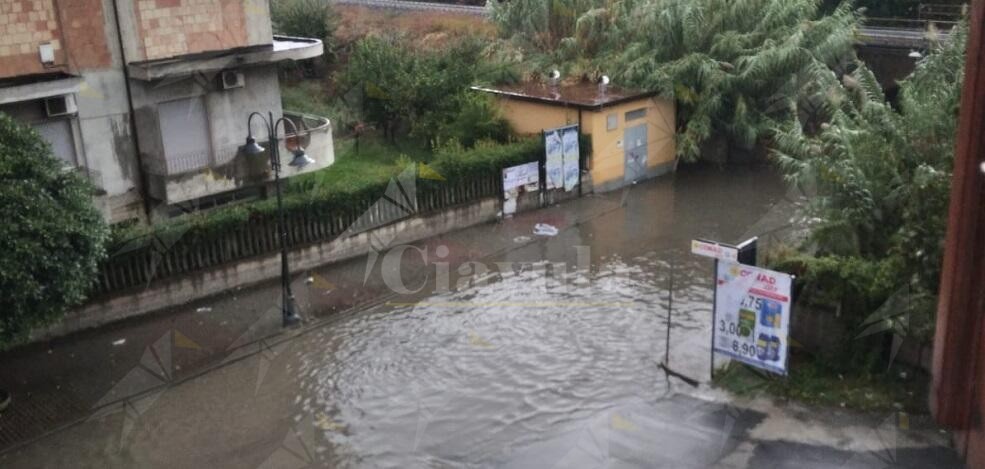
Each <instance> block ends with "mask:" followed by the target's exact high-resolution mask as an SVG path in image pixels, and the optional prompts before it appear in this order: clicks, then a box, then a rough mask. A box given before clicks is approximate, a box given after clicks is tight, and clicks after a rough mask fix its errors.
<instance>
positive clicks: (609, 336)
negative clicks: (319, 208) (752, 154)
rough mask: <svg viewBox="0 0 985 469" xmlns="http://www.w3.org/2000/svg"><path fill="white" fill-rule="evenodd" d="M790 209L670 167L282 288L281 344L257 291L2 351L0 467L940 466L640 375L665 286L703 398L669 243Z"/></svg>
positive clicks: (688, 264)
mask: <svg viewBox="0 0 985 469" xmlns="http://www.w3.org/2000/svg"><path fill="white" fill-rule="evenodd" d="M791 215H792V209H791V205H790V203H789V199H788V198H787V196H786V192H785V190H784V188H783V185H782V183H781V182H780V180H779V178H778V177H777V176H776V175H775V174H772V173H770V172H769V171H768V170H766V169H763V168H732V169H729V170H726V171H720V170H715V169H709V168H702V169H698V170H695V169H692V170H685V171H682V172H681V173H679V174H677V175H675V176H672V177H665V178H661V179H658V180H655V181H651V182H646V183H640V184H638V185H634V186H631V187H630V188H629V189H627V190H625V191H620V192H615V193H610V194H606V195H602V196H592V197H586V198H582V199H578V200H575V201H571V202H568V203H565V204H562V205H558V206H554V207H550V208H547V209H544V210H538V211H535V212H528V213H524V214H521V215H520V216H518V217H516V218H513V219H510V220H506V221H504V222H500V223H493V224H488V225H482V226H478V227H473V228H469V229H466V230H462V231H458V232H455V233H450V234H448V235H445V236H441V237H437V238H434V239H430V240H427V241H424V242H421V243H417V244H415V245H413V247H412V248H401V247H397V246H385V247H386V248H387V249H384V250H382V251H381V252H380V253H379V255H377V256H369V257H368V258H359V259H355V260H353V261H351V262H347V263H343V264H339V265H333V266H328V267H326V268H323V269H318V270H316V271H313V272H308V273H304V274H302V275H298V276H297V277H296V279H295V284H294V288H295V292H296V293H297V295H298V299H299V303H300V305H301V307H302V310H303V311H305V313H306V314H307V316H308V317H309V320H308V324H307V325H306V326H305V327H304V328H302V329H299V330H292V331H289V332H286V333H280V328H279V323H280V319H279V309H278V300H279V297H278V294H279V291H278V285H276V283H271V284H268V285H263V286H260V287H257V288H250V289H244V290H241V291H237V292H230V293H229V294H227V295H223V296H221V297H217V298H214V299H210V300H207V301H203V302H200V303H197V304H193V305H188V306H187V307H185V308H181V309H178V310H175V311H171V312H168V313H167V314H161V315H157V316H155V317H151V318H143V319H139V320H135V321H129V322H125V323H121V324H117V325H114V326H111V327H109V328H105V329H100V330H98V331H94V332H90V333H85V334H80V335H76V336H72V337H68V338H65V339H63V340H59V341H58V342H56V343H52V344H44V345H37V346H33V347H28V348H25V349H22V350H15V351H13V352H11V353H8V354H6V355H4V356H2V357H0V364H2V368H0V388H7V389H11V390H12V391H13V392H14V394H15V404H14V407H13V408H12V409H11V411H9V412H7V413H5V414H3V415H2V416H0V443H2V445H3V447H4V448H5V451H4V452H3V453H2V454H0V466H2V467H237V468H240V467H247V468H253V467H531V468H534V467H537V468H541V467H600V466H602V467H794V465H796V466H797V467H960V465H959V463H958V462H957V460H956V458H955V457H954V455H953V453H952V452H951V451H950V450H949V449H948V448H947V447H946V443H947V439H946V435H943V434H941V433H940V432H938V431H937V430H936V429H934V428H933V427H932V426H931V424H930V423H929V421H928V420H927V419H926V418H923V419H921V418H917V417H911V418H910V419H908V420H907V421H906V422H905V425H904V422H902V421H900V420H899V416H898V415H896V414H887V415H870V414H857V413H852V412H847V411H844V410H840V409H835V410H832V409H823V410H822V409H811V408H806V407H802V406H798V405H795V404H782V403H774V402H772V401H769V400H766V399H757V400H736V399H733V398H730V397H729V396H727V395H725V394H723V393H721V392H719V391H716V390H713V389H708V388H707V386H706V384H702V386H701V387H699V388H698V389H694V388H691V387H689V386H686V385H684V384H682V383H681V382H680V381H678V380H676V379H673V378H671V379H668V378H667V377H666V376H665V375H664V374H663V372H662V371H661V370H660V368H659V367H658V366H657V364H658V363H659V362H660V361H662V360H663V359H664V349H665V345H666V342H665V338H666V314H667V304H668V300H669V294H668V285H669V284H670V275H671V272H673V275H674V282H673V283H674V285H675V288H674V292H673V296H674V308H673V311H672V315H673V320H672V326H673V329H672V335H671V342H672V344H671V345H672V346H671V350H672V353H671V357H670V363H671V366H672V367H673V368H674V369H675V370H677V371H679V372H681V373H683V374H685V375H687V376H691V377H693V378H695V379H698V380H699V381H702V382H703V383H706V382H707V380H708V373H709V371H708V370H709V340H710V338H709V334H710V330H709V327H710V314H711V304H710V303H711V289H710V276H711V266H710V262H708V261H707V260H705V259H700V258H695V257H694V256H691V255H690V254H689V253H688V252H687V249H688V247H689V241H690V239H691V238H693V237H704V238H711V239H718V240H723V241H732V242H736V241H740V240H742V239H745V238H747V237H750V236H753V235H764V234H767V233H779V232H783V230H785V229H787V228H789V225H790V220H791ZM537 223H548V224H551V225H554V226H556V227H557V228H558V229H559V233H558V235H557V236H552V237H537V236H534V235H533V234H532V232H533V227H534V225H535V224H537ZM769 237H770V236H769V235H767V236H764V242H768V241H769ZM384 244H386V243H384ZM124 339H125V342H122V343H121V342H120V341H121V340H124ZM721 361H724V359H721Z"/></svg>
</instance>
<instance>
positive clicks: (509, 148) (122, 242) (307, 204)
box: [113, 139, 544, 252]
mask: <svg viewBox="0 0 985 469" xmlns="http://www.w3.org/2000/svg"><path fill="white" fill-rule="evenodd" d="M543 153H544V145H543V142H541V141H540V139H526V140H521V141H517V142H512V143H508V144H493V143H489V144H478V145H476V147H475V148H473V149H469V150H465V149H461V148H459V149H458V150H455V151H445V152H439V153H438V154H436V155H435V157H434V160H433V161H432V162H431V167H432V169H433V170H434V171H435V172H437V173H438V174H440V175H441V176H442V177H443V178H444V181H434V180H426V179H418V185H419V187H422V188H424V187H428V186H433V185H440V184H446V183H455V182H457V181H465V180H468V179H471V178H488V177H490V175H498V174H499V172H500V171H501V170H502V168H504V167H507V166H512V165H516V164H520V163H526V162H529V161H536V160H538V159H539V158H541V156H542V155H543ZM391 160H392V161H388V162H386V163H385V164H367V165H354V166H352V165H346V164H344V163H343V161H342V157H341V156H340V161H338V162H337V163H336V165H339V166H338V167H336V166H332V167H329V168H326V169H324V170H322V171H319V172H316V173H311V174H306V175H303V176H298V177H296V178H293V179H291V180H289V190H288V191H287V193H286V194H285V197H284V210H285V214H286V215H287V216H288V217H289V218H290V217H291V216H293V215H303V216H305V217H335V216H337V215H340V214H359V213H360V212H362V211H363V210H365V209H366V208H368V207H369V206H370V205H371V204H372V203H374V202H375V201H376V200H377V199H378V198H379V197H380V196H381V195H382V194H383V193H384V192H385V190H386V188H387V185H388V184H389V182H390V179H391V178H392V177H395V176H396V175H397V174H399V172H400V171H402V170H403V169H405V166H403V165H401V164H400V163H401V162H406V161H407V158H401V157H400V156H395V155H391ZM338 170H341V171H343V173H342V174H341V176H342V177H341V178H340V177H339V176H340V174H338V173H334V176H333V171H338ZM349 172H357V173H359V174H358V175H357V174H350V173H349ZM350 176H351V177H350ZM497 179H498V177H497ZM276 216H277V205H276V201H275V200H273V199H267V200H262V201H259V202H254V203H251V204H243V205H237V206H232V207H225V208H219V209H216V210H213V211H210V212H207V213H200V214H193V215H189V216H185V217H182V218H178V219H174V220H171V221H169V222H166V223H162V224H159V225H155V226H153V227H150V228H146V227H144V228H139V227H135V228H129V229H122V230H119V231H116V232H115V233H114V236H113V246H114V247H113V252H120V251H125V250H126V247H125V246H127V245H128V244H139V243H135V241H134V240H138V241H139V240H141V239H145V240H146V239H155V238H163V239H175V237H174V236H172V235H173V234H174V233H182V236H181V237H180V238H177V241H178V243H180V244H195V243H208V242H211V241H212V240H214V239H216V238H218V237H221V236H223V235H225V234H227V233H229V232H232V231H236V230H241V229H242V228H243V227H244V226H246V225H248V224H254V223H257V222H259V221H262V220H271V221H272V220H276ZM174 248H175V249H179V248H180V246H175V247H174Z"/></svg>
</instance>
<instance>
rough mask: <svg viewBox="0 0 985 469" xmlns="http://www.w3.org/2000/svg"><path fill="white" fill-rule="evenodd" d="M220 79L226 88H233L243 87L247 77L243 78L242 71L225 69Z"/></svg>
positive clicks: (223, 87)
mask: <svg viewBox="0 0 985 469" xmlns="http://www.w3.org/2000/svg"><path fill="white" fill-rule="evenodd" d="M219 79H220V80H221V81H222V83H220V85H221V86H222V89H224V90H231V89H233V88H242V87H244V86H246V79H245V78H243V73H242V72H236V71H225V72H222V73H221V74H219Z"/></svg>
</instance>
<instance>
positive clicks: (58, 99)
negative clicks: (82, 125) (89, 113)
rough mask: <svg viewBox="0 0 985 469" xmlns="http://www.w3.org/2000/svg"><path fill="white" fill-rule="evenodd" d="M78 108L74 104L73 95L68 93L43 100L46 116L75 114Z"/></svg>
mask: <svg viewBox="0 0 985 469" xmlns="http://www.w3.org/2000/svg"><path fill="white" fill-rule="evenodd" d="M78 110H79V109H78V108H77V107H76V106H75V97H74V96H72V95H70V94H66V95H62V96H55V97H53V98H45V100H44V112H45V114H47V115H48V117H58V116H67V115H71V114H75V113H76V112H78Z"/></svg>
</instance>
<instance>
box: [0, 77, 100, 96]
mask: <svg viewBox="0 0 985 469" xmlns="http://www.w3.org/2000/svg"><path fill="white" fill-rule="evenodd" d="M81 85H82V78H81V77H78V76H75V75H70V74H68V73H64V72H49V73H38V74H34V75H21V76H16V77H10V78H4V79H2V80H0V104H8V103H16V102H21V101H31V100H34V99H42V98H50V97H52V96H60V95H65V94H72V93H77V92H78V91H79V87H80V86H81Z"/></svg>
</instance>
